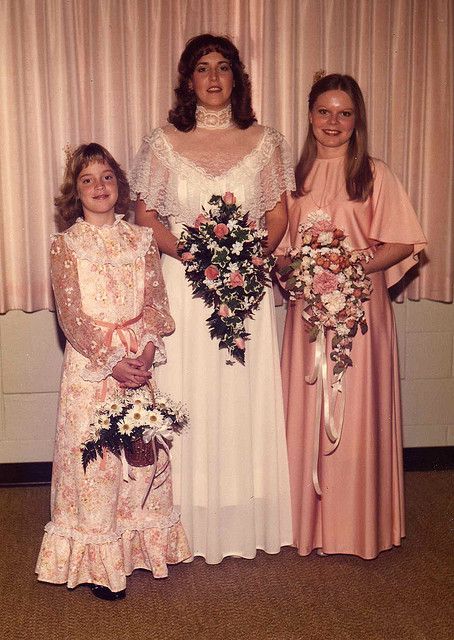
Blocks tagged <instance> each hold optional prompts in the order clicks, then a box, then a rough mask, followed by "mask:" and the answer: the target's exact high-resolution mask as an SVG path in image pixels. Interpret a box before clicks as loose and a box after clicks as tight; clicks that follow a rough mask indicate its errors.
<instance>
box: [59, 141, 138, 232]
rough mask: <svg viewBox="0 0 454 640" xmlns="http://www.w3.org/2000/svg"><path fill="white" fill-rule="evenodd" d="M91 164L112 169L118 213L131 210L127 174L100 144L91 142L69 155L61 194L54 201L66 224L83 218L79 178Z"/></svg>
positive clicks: (80, 146)
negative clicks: (78, 184) (103, 165)
mask: <svg viewBox="0 0 454 640" xmlns="http://www.w3.org/2000/svg"><path fill="white" fill-rule="evenodd" d="M91 162H101V163H106V164H108V165H109V167H110V168H111V169H112V171H113V172H114V174H115V177H116V179H117V186H118V200H117V202H116V204H115V211H116V212H117V213H123V214H126V213H127V211H128V208H129V203H130V198H129V184H128V180H127V178H126V174H125V172H124V171H123V169H122V168H121V167H120V165H119V164H118V162H117V161H116V160H115V158H114V157H113V156H112V155H111V154H110V153H109V152H108V151H107V149H105V148H104V147H102V146H101V145H100V144H97V143H96V142H90V143H89V144H81V145H79V146H78V147H77V149H75V151H73V152H72V153H70V154H68V159H67V162H66V167H65V173H64V176H63V182H62V184H61V187H60V194H61V195H59V196H57V197H56V198H55V199H54V204H55V206H56V208H57V210H58V213H59V214H60V216H61V217H62V218H63V220H65V221H66V222H74V221H75V220H76V219H77V218H79V217H82V216H83V209H82V203H81V202H80V200H79V196H78V194H77V178H78V177H79V175H80V172H81V171H82V169H85V167H87V166H88V165H89V164H90V163H91Z"/></svg>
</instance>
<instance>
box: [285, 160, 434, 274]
mask: <svg viewBox="0 0 454 640" xmlns="http://www.w3.org/2000/svg"><path fill="white" fill-rule="evenodd" d="M373 174H374V185H373V193H372V195H371V196H370V197H369V198H367V200H365V202H356V201H353V200H350V199H349V196H348V194H347V191H346V188H345V170H344V158H343V157H340V158H331V159H316V160H315V162H314V165H313V167H312V169H311V171H310V173H309V176H308V178H307V181H306V187H307V189H308V192H307V194H306V195H304V196H303V197H300V198H291V199H290V205H289V220H290V225H289V226H290V229H289V231H290V243H291V244H292V246H298V245H299V243H300V241H301V238H300V234H299V233H298V226H299V224H300V223H303V222H305V221H306V219H307V216H308V215H309V213H311V212H312V211H315V210H317V209H323V210H324V211H326V212H327V213H328V214H329V215H330V217H331V219H332V221H333V222H334V223H335V224H336V226H338V227H339V228H340V229H342V230H343V231H344V232H345V233H346V235H347V236H348V239H349V241H350V243H351V245H352V247H353V248H354V249H356V250H365V249H370V248H373V247H374V246H376V245H378V244H382V243H403V244H413V245H415V249H414V253H413V255H412V256H409V257H408V258H406V259H405V260H402V261H401V262H400V263H399V264H397V265H394V266H393V267H390V268H389V269H388V270H387V271H386V272H385V275H386V279H387V283H388V286H391V285H392V284H395V283H396V282H398V281H399V280H400V278H402V276H403V275H404V273H405V272H406V271H407V270H408V269H410V268H411V267H412V266H414V265H415V261H416V254H417V253H418V252H419V251H421V249H422V248H423V246H424V244H425V238H424V236H423V235H422V232H421V228H420V226H419V223H418V220H417V218H416V214H415V212H414V209H413V207H412V205H411V203H410V200H409V198H408V196H407V194H406V192H405V191H404V188H403V186H402V184H401V183H400V181H399V179H398V178H397V176H396V175H395V174H394V173H393V172H392V171H391V170H390V169H389V167H388V166H387V165H386V164H385V163H384V162H383V161H381V160H377V159H374V161H373Z"/></svg>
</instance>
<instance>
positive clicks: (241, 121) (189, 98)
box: [168, 33, 256, 131]
mask: <svg viewBox="0 0 454 640" xmlns="http://www.w3.org/2000/svg"><path fill="white" fill-rule="evenodd" d="M213 51H216V52H217V53H220V54H221V55H223V56H224V57H225V58H226V60H228V61H229V62H230V66H231V68H232V72H233V80H234V83H233V84H234V87H233V90H232V96H231V99H230V101H231V105H232V118H233V121H234V122H235V123H236V125H237V126H238V127H239V128H240V129H247V128H248V127H250V126H251V125H252V124H253V123H254V122H256V117H255V114H254V111H253V110H252V97H251V82H250V80H249V76H248V74H247V73H246V71H245V69H244V64H243V63H242V62H241V59H240V54H239V51H238V49H237V48H236V47H235V45H234V44H233V42H232V41H231V40H230V38H227V37H226V36H215V35H212V34H211V33H202V34H201V35H198V36H195V37H194V38H191V39H190V40H188V42H187V43H186V46H185V49H184V51H183V53H182V54H181V58H180V62H179V63H178V73H179V79H178V86H177V87H176V89H175V95H176V104H175V106H174V108H173V109H171V110H170V111H169V117H168V121H169V122H170V123H171V124H173V125H174V126H175V127H176V128H177V129H179V130H180V131H191V129H194V127H195V125H196V119H195V110H196V106H197V98H196V95H195V93H194V91H193V90H192V89H190V86H189V83H190V80H191V77H192V74H193V73H194V70H195V67H196V64H197V62H198V61H199V60H200V58H201V57H202V56H206V55H207V54H208V53H211V52H213Z"/></svg>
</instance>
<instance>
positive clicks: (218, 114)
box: [195, 104, 233, 129]
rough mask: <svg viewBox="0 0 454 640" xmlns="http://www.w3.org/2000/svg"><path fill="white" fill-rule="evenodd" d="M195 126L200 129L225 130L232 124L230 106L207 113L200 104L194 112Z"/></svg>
mask: <svg viewBox="0 0 454 640" xmlns="http://www.w3.org/2000/svg"><path fill="white" fill-rule="evenodd" d="M195 119H196V122H197V126H198V127H200V128H201V129H227V128H228V127H231V126H232V124H233V120H232V106H231V105H230V104H228V105H227V106H226V107H224V108H223V109H220V110H219V111H209V110H208V109H206V108H205V107H204V106H202V105H201V104H198V105H197V107H196V110H195Z"/></svg>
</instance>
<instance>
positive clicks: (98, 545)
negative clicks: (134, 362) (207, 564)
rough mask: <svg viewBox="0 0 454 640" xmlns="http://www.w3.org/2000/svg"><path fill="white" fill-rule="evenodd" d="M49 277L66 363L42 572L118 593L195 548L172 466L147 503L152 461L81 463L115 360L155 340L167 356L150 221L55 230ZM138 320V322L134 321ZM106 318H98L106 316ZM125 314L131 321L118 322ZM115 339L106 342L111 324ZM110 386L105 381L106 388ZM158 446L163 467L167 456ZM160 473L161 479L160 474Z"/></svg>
mask: <svg viewBox="0 0 454 640" xmlns="http://www.w3.org/2000/svg"><path fill="white" fill-rule="evenodd" d="M51 276H52V285H53V288H54V292H55V299H56V303H57V311H58V319H59V322H60V325H61V327H62V329H63V331H64V333H65V336H66V338H67V343H66V349H65V357H64V364H63V373H62V382H61V391H60V404H59V410H58V419H57V434H56V442H55V452H54V464H53V473H52V492H51V517H52V519H51V521H50V522H49V523H48V524H47V525H46V527H45V534H44V538H43V542H42V545H41V550H40V553H39V557H38V561H37V565H36V573H37V574H38V579H39V580H42V581H44V582H53V583H56V584H63V583H66V584H67V586H68V587H75V586H77V585H78V584H82V583H95V584H99V585H104V586H106V587H109V588H110V589H111V590H112V591H121V590H122V589H124V588H125V586H126V576H128V575H129V574H130V573H132V571H134V569H137V568H140V569H148V570H150V571H151V572H152V573H153V575H154V577H156V578H161V577H165V576H167V563H170V564H173V563H176V562H180V561H182V560H184V559H186V558H187V557H188V556H190V550H189V547H188V544H187V540H186V536H185V534H184V531H183V527H182V526H181V523H180V517H179V513H178V512H177V510H176V509H174V506H173V501H172V479H171V474H170V473H171V472H170V467H168V469H167V471H165V472H164V473H163V474H162V475H161V478H160V481H159V485H156V486H154V485H153V486H152V489H151V492H150V495H149V497H148V499H147V501H146V503H145V505H144V508H143V509H142V507H141V503H142V499H143V497H144V495H145V493H146V490H147V487H148V483H149V480H150V478H151V473H152V471H151V468H150V467H142V468H136V469H134V475H135V479H134V480H132V479H131V480H130V481H129V482H125V481H123V479H122V478H123V476H122V466H121V462H120V460H119V459H118V458H117V457H115V456H114V455H112V454H111V453H106V454H105V456H104V457H103V460H102V461H100V460H99V459H98V460H95V461H94V462H90V463H89V465H88V467H87V470H86V473H84V470H83V467H82V457H81V448H80V445H81V444H82V443H83V442H84V441H85V440H87V438H88V437H89V435H90V422H91V421H92V420H93V415H94V411H95V409H96V406H97V404H98V403H99V394H100V390H102V389H103V388H104V389H105V394H106V401H108V400H109V397H111V395H112V393H115V392H116V391H117V390H118V384H117V382H116V381H115V380H114V379H113V378H112V377H111V375H110V374H111V372H112V368H113V367H114V366H115V364H117V362H119V361H120V360H121V359H122V358H123V357H124V356H125V355H126V356H129V357H133V356H134V354H133V353H131V351H132V350H133V349H134V350H135V345H132V343H131V340H132V335H133V334H134V336H135V338H136V340H137V343H138V345H137V346H138V348H137V353H142V351H143V348H144V347H145V345H146V344H147V343H148V342H150V341H151V342H153V343H154V344H155V345H156V355H155V364H158V363H159V362H163V361H165V351H164V346H163V341H162V336H163V335H167V334H168V333H170V332H171V331H172V330H173V328H174V323H173V320H172V318H171V316H170V313H169V308H168V302H167V295H166V291H165V287H164V283H163V279H162V273H161V267H160V263H159V252H158V249H157V246H156V243H155V241H154V239H153V233H152V231H151V230H150V229H142V228H141V227H137V226H135V225H130V224H128V223H127V222H124V221H123V220H121V219H120V217H117V220H116V221H115V223H114V224H113V225H111V226H110V225H104V226H102V227H96V226H94V225H91V224H89V223H87V222H84V221H83V220H82V219H79V220H78V221H77V222H76V223H75V224H74V225H73V226H72V227H71V228H70V229H68V230H67V231H66V232H65V233H63V234H58V235H56V236H55V237H54V239H53V241H52V245H51ZM134 319H135V321H134V322H131V320H134ZM100 322H101V323H104V324H103V325H100V324H99V323H100ZM125 322H128V326H127V327H126V328H123V329H122V328H121V327H120V329H119V330H117V329H115V328H114V327H115V325H121V324H123V323H125ZM106 323H107V324H108V325H110V328H113V331H112V332H111V334H110V335H111V341H109V340H106V337H107V336H108V334H109V326H107V327H106ZM104 385H105V387H104ZM164 457H165V454H164V452H163V451H162V450H161V452H160V454H159V458H158V467H161V465H164V464H165V460H164ZM161 480H162V481H161Z"/></svg>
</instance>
